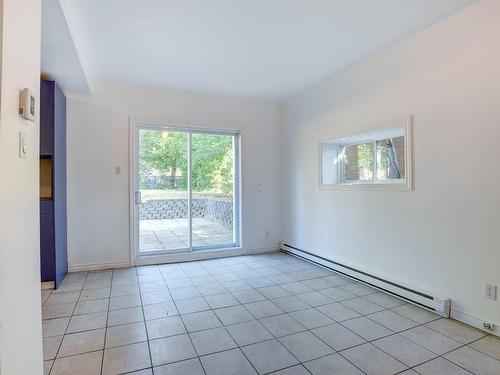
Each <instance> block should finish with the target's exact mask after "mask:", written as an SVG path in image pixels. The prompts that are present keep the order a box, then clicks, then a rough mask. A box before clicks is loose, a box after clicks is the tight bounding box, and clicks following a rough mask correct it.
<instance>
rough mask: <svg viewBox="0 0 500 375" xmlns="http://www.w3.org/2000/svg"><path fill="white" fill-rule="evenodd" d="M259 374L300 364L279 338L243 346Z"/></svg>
mask: <svg viewBox="0 0 500 375" xmlns="http://www.w3.org/2000/svg"><path fill="white" fill-rule="evenodd" d="M241 350H243V353H245V356H246V357H247V358H248V360H249V361H250V362H251V363H252V365H253V366H254V367H255V369H256V370H257V371H258V372H259V374H265V373H268V372H272V371H277V370H281V369H283V368H285V367H290V366H293V365H296V364H298V361H297V359H295V357H293V356H292V355H291V354H290V352H288V350H286V348H285V347H284V346H283V345H281V344H280V343H279V342H278V341H277V340H270V341H264V342H261V343H257V344H252V345H249V346H244V347H242V348H241Z"/></svg>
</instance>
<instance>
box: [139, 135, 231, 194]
mask: <svg viewBox="0 0 500 375" xmlns="http://www.w3.org/2000/svg"><path fill="white" fill-rule="evenodd" d="M139 142H140V161H141V162H140V174H141V176H146V175H150V174H152V173H153V172H155V171H157V172H159V173H160V174H161V175H162V176H169V177H170V183H169V184H168V188H170V189H185V188H186V187H187V177H188V173H187V172H188V155H187V153H188V134H186V133H181V132H168V131H158V130H141V133H140V140H139ZM191 147H192V161H191V163H192V164H191V167H192V171H191V176H192V188H193V190H194V191H197V192H216V193H222V194H225V195H229V194H231V192H232V189H233V168H234V165H233V164H234V163H233V137H231V136H227V135H217V134H193V135H192V143H191ZM145 185H146V183H145V182H144V183H142V187H143V188H145V187H146V186H145Z"/></svg>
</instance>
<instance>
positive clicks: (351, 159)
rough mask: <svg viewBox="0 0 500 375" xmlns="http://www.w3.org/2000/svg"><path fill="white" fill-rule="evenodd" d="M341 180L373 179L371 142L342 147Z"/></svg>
mask: <svg viewBox="0 0 500 375" xmlns="http://www.w3.org/2000/svg"><path fill="white" fill-rule="evenodd" d="M343 177H344V178H343V180H344V181H367V180H372V179H373V144H372V143H363V144H359V145H350V146H345V147H344V148H343Z"/></svg>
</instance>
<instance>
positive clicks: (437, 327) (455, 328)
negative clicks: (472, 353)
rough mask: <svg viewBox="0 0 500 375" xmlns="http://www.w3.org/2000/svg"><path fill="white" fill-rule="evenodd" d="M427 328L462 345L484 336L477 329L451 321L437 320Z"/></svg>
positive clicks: (427, 325)
mask: <svg viewBox="0 0 500 375" xmlns="http://www.w3.org/2000/svg"><path fill="white" fill-rule="evenodd" d="M425 326H426V327H427V328H430V329H433V330H434V331H437V332H439V333H442V334H443V335H446V336H448V337H450V338H452V339H453V340H456V341H458V342H461V343H462V344H469V343H471V342H472V341H475V340H478V339H480V338H482V337H484V336H486V334H485V333H484V332H482V331H480V330H478V329H475V328H472V327H469V326H466V325H465V324H462V323H459V322H457V321H456V320H453V319H444V318H443V319H438V320H435V321H433V322H430V323H427V324H426V325H425Z"/></svg>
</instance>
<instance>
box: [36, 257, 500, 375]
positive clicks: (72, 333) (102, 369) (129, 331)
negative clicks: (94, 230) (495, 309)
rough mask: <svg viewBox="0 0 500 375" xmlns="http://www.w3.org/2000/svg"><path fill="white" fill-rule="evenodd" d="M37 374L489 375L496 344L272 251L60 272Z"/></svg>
mask: <svg viewBox="0 0 500 375" xmlns="http://www.w3.org/2000/svg"><path fill="white" fill-rule="evenodd" d="M42 302H43V319H44V320H43V336H44V359H45V362H44V365H45V373H46V374H50V375H67V374H72V375H73V374H79V375H94V374H95V375H99V374H103V375H109V374H136V375H138V374H140V375H152V374H155V375H167V374H168V375H173V374H179V375H180V374H182V375H184V374H186V375H198V374H207V375H212V374H236V375H240V374H241V375H245V374H270V373H272V374H279V375H302V374H313V375H330V374H405V375H411V374H421V375H439V374H458V375H461V374H471V373H472V374H477V375H493V374H500V340H499V339H498V338H494V337H493V336H488V335H486V334H485V333H483V332H481V331H478V330H475V329H473V328H471V327H468V326H465V325H462V324H460V323H458V322H456V321H453V320H448V319H442V318H440V317H439V316H437V315H435V314H432V313H430V312H428V311H425V310H422V309H420V308H417V307H415V306H413V305H410V304H407V303H405V302H403V301H400V300H398V299H396V298H393V297H391V296H389V295H386V294H383V293H380V292H378V291H376V290H374V289H371V288H369V287H366V286H364V285H361V284H359V283H356V282H353V281H352V280H350V279H348V278H345V277H343V276H341V275H339V274H336V273H334V272H330V271H328V270H325V269H323V268H320V267H317V266H314V265H312V264H309V263H306V262H303V261H301V260H298V259H296V258H293V257H290V256H288V255H284V254H282V253H273V254H268V255H256V256H243V257H233V258H224V259H217V260H209V261H200V262H190V263H178V264H166V265H159V266H146V267H137V268H128V269H116V270H113V271H111V270H109V271H100V272H88V273H87V272H83V273H74V274H69V275H68V276H67V277H66V279H65V280H64V282H63V284H62V286H61V287H60V288H59V289H58V290H57V291H54V292H51V291H44V292H43V293H42Z"/></svg>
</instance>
